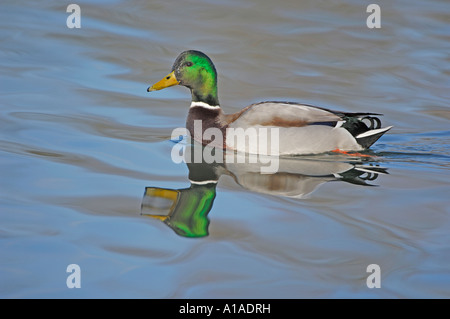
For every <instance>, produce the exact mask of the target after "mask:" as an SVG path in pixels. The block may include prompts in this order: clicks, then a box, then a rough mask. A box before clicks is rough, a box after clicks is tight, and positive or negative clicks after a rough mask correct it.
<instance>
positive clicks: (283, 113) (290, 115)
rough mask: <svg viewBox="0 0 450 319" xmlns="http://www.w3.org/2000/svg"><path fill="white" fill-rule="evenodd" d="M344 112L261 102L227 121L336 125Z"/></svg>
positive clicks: (240, 125)
mask: <svg viewBox="0 0 450 319" xmlns="http://www.w3.org/2000/svg"><path fill="white" fill-rule="evenodd" d="M343 114H344V113H342V112H338V111H332V110H328V109H324V108H319V107H315V106H312V105H306V104H300V103H292V102H275V101H270V102H260V103H255V104H252V105H249V106H248V107H246V108H244V109H243V110H242V111H240V112H238V113H235V114H231V115H228V116H227V118H226V122H227V124H228V125H231V126H238V127H243V128H245V127H250V126H259V125H261V126H277V127H302V126H306V125H311V124H319V123H323V124H325V125H333V126H334V125H336V123H337V122H339V121H342V119H343V117H342V115H343Z"/></svg>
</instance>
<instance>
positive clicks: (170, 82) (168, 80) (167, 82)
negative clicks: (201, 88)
mask: <svg viewBox="0 0 450 319" xmlns="http://www.w3.org/2000/svg"><path fill="white" fill-rule="evenodd" d="M177 84H180V82H179V81H178V80H177V78H176V77H175V73H174V72H171V73H169V74H168V75H167V76H166V77H164V78H163V79H162V80H161V81H159V82H157V83H155V84H153V85H152V86H150V87H149V88H148V89H147V92H152V91H158V90H162V89H165V88H168V87H169V86H174V85H177Z"/></svg>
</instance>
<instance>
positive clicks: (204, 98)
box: [147, 50, 219, 106]
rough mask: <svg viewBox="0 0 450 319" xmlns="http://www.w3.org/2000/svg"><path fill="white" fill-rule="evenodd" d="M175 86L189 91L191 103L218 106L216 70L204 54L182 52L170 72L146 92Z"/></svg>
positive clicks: (191, 51) (192, 51) (190, 51)
mask: <svg viewBox="0 0 450 319" xmlns="http://www.w3.org/2000/svg"><path fill="white" fill-rule="evenodd" d="M177 84H179V85H183V86H186V87H188V88H189V89H190V90H191V93H192V101H193V102H204V103H207V104H209V105H211V106H216V105H217V106H218V105H219V100H218V97H217V72H216V68H215V67H214V64H213V63H212V61H211V59H210V58H209V57H208V56H207V55H206V54H204V53H202V52H200V51H194V50H189V51H184V52H183V53H181V54H180V55H179V56H178V57H177V59H176V60H175V63H174V64H173V67H172V72H171V73H169V74H168V75H167V76H166V77H164V78H163V79H162V80H161V81H159V82H158V83H155V84H153V85H152V86H151V87H149V88H148V89H147V92H152V91H157V90H161V89H164V88H167V87H169V86H173V85H177Z"/></svg>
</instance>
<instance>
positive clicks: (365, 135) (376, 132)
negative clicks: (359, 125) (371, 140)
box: [356, 126, 392, 138]
mask: <svg viewBox="0 0 450 319" xmlns="http://www.w3.org/2000/svg"><path fill="white" fill-rule="evenodd" d="M391 128H392V126H388V127H384V128H379V129H376V130H370V131H367V132H364V133H361V134H359V135H358V136H356V138H363V137H367V136H372V135H375V134H379V133H383V132H386V131H388V130H390V129H391Z"/></svg>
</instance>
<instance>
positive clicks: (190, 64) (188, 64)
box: [185, 61, 194, 66]
mask: <svg viewBox="0 0 450 319" xmlns="http://www.w3.org/2000/svg"><path fill="white" fill-rule="evenodd" d="M193 64H194V63H192V62H190V61H188V62H186V63H185V65H186V66H192V65H193Z"/></svg>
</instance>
